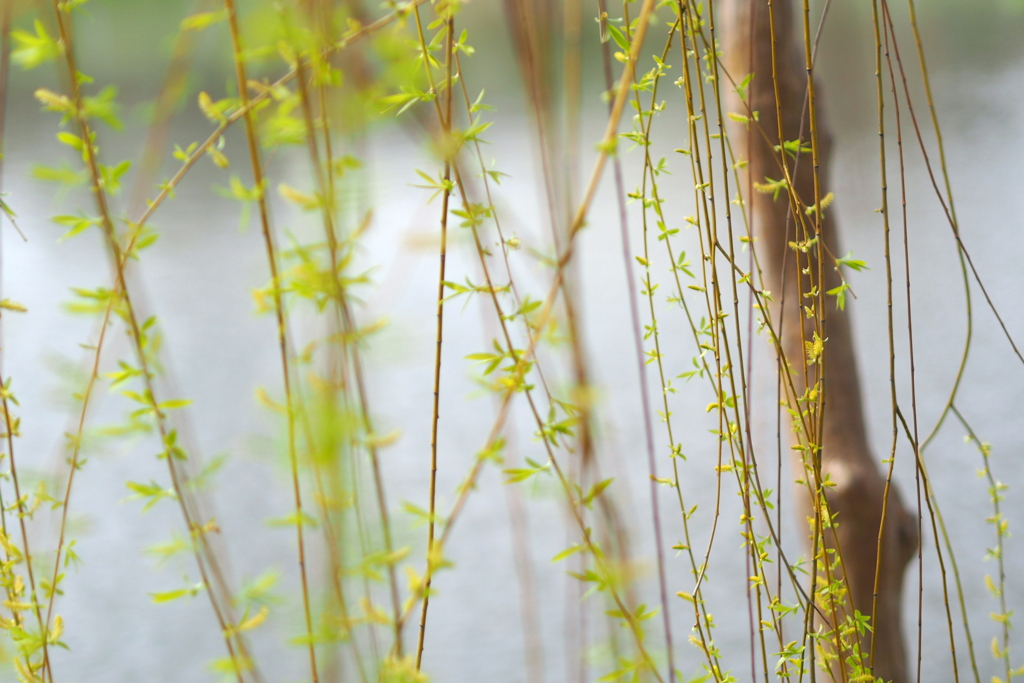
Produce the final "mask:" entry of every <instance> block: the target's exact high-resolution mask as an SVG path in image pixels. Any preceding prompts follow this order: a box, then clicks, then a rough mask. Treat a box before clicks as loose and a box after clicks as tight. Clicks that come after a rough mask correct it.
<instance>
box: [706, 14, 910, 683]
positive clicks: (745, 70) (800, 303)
mask: <svg viewBox="0 0 1024 683" xmlns="http://www.w3.org/2000/svg"><path fill="white" fill-rule="evenodd" d="M791 5H792V3H791V2H790V0H773V1H771V2H768V1H766V0H726V1H725V2H724V3H723V6H722V9H723V11H722V12H721V14H720V16H721V17H722V20H723V21H722V23H723V24H724V28H725V36H726V37H725V44H724V56H725V61H726V67H727V69H728V71H729V72H730V74H731V75H732V76H733V78H734V79H736V80H737V81H739V80H740V79H742V78H743V77H744V76H745V75H746V74H753V77H752V78H751V79H750V82H749V84H748V85H747V87H746V89H745V97H744V98H742V99H741V98H740V96H739V95H738V94H737V93H735V92H730V97H731V101H730V106H731V108H732V110H733V111H736V112H740V113H743V114H747V115H750V116H751V119H752V120H751V124H750V129H749V131H748V130H743V129H737V130H735V131H734V134H733V136H732V139H733V144H734V148H735V149H736V150H737V153H738V155H739V156H741V157H742V158H744V159H746V160H747V161H748V162H749V166H748V172H749V173H750V174H751V176H752V180H753V181H754V182H757V183H767V182H770V181H769V180H768V179H772V180H774V181H781V180H787V179H788V182H787V183H786V184H785V185H783V186H782V191H781V192H780V193H778V194H772V193H755V194H754V196H752V197H748V198H747V201H748V202H749V204H750V207H751V210H752V215H753V221H754V225H755V236H756V240H757V241H756V245H757V246H756V248H757V252H758V256H759V259H760V262H761V266H762V268H763V272H764V277H765V287H766V288H767V289H769V290H771V291H772V292H773V298H774V299H775V301H776V302H777V305H776V308H775V310H774V311H773V317H774V318H775V325H776V329H777V330H781V341H782V348H783V351H784V354H785V359H780V367H781V368H783V371H784V372H791V373H793V374H792V379H793V385H794V386H795V387H796V390H797V392H801V391H805V390H807V389H808V388H810V389H811V390H814V389H818V390H819V392H820V394H816V395H815V396H816V398H814V399H812V401H813V400H816V401H818V405H819V406H820V408H819V409H818V410H819V411H820V412H818V413H817V415H820V420H817V419H816V420H814V422H815V423H816V424H817V425H818V427H817V428H816V429H815V430H814V432H813V433H812V434H810V435H807V434H805V435H804V438H811V437H813V443H815V444H816V446H818V447H820V451H818V453H819V454H820V456H819V457H820V462H819V463H816V462H815V458H816V455H815V451H814V449H813V448H812V449H811V450H804V451H794V452H795V453H797V456H796V457H795V458H794V462H793V465H794V470H795V472H796V478H797V479H801V480H806V481H811V482H814V481H815V471H816V472H817V476H818V477H827V478H828V479H830V480H831V482H834V486H832V487H831V488H830V489H828V490H827V493H826V499H827V501H828V508H829V510H830V512H831V514H832V515H833V516H834V518H835V520H836V521H837V527H836V529H835V530H834V532H833V531H832V530H826V531H825V532H823V533H822V534H821V536H820V538H821V539H822V540H823V541H824V543H825V545H826V546H827V547H834V546H835V544H836V542H838V546H839V550H840V553H841V555H842V558H843V562H842V565H837V567H836V569H837V573H840V574H841V572H843V571H845V577H844V578H845V580H846V585H847V586H848V588H849V592H850V595H849V597H848V599H847V600H846V604H845V605H841V606H840V607H839V608H838V611H837V612H836V614H835V616H834V617H833V618H838V619H840V620H841V619H843V618H844V617H846V616H849V615H852V614H853V610H857V611H859V612H860V613H861V614H863V615H870V616H872V618H871V625H872V628H873V629H874V640H875V642H874V644H873V647H872V643H871V638H872V634H871V633H867V634H866V635H865V638H864V639H863V641H862V643H861V646H862V650H863V652H864V653H865V663H867V661H868V658H869V657H868V655H867V653H873V659H874V674H875V675H876V676H878V677H881V678H882V679H883V680H886V681H890V680H891V681H894V682H895V683H904V682H905V681H906V680H907V671H906V651H905V647H904V642H903V637H902V633H901V631H900V613H901V608H900V603H901V597H902V587H903V586H902V584H903V573H904V570H905V568H906V566H907V564H908V563H909V561H910V559H911V557H912V556H913V554H914V550H915V549H916V547H917V542H918V539H917V532H916V527H915V524H914V520H913V518H912V517H911V516H910V515H909V514H908V513H907V512H906V510H905V509H904V507H903V505H902V503H901V502H900V499H899V496H898V494H897V492H896V489H895V487H894V486H888V485H887V480H886V477H885V476H884V474H883V473H882V472H881V471H880V470H879V467H878V465H877V464H876V458H875V456H874V455H873V453H872V451H871V448H870V446H869V444H868V439H867V431H866V428H865V422H864V413H863V407H862V402H861V389H860V383H859V378H858V373H857V362H856V357H855V354H854V349H853V340H852V337H851V331H850V318H849V315H848V313H847V312H846V311H843V310H840V309H839V308H838V307H837V306H836V304H835V301H834V299H833V298H832V297H825V296H821V295H820V293H822V292H827V291H829V290H834V289H835V288H837V287H840V286H841V285H842V284H843V283H842V277H841V275H840V274H839V272H838V271H837V270H836V263H835V262H834V257H835V256H837V255H839V254H840V253H841V252H840V251H839V247H838V236H837V225H836V220H835V212H834V210H833V211H825V210H824V204H825V202H824V201H822V198H823V197H825V196H827V194H828V192H829V191H830V190H831V189H832V188H831V184H830V177H829V163H830V158H831V147H832V144H831V143H832V141H831V135H830V133H829V130H828V127H827V122H826V119H825V116H824V115H823V111H822V104H823V98H822V96H821V91H820V86H819V87H816V88H815V90H814V91H811V92H810V96H809V87H808V86H809V85H810V83H811V81H810V80H809V77H808V74H809V73H810V70H809V69H808V68H807V63H806V57H805V55H806V53H805V49H804V48H805V45H804V43H805V38H804V37H802V36H801V34H800V32H799V31H797V30H796V29H795V27H794V25H793V16H792V14H793V12H792V7H791ZM730 90H731V89H730ZM812 103H813V105H814V106H813V107H812V106H810V105H811V104H812ZM753 112H757V116H756V119H757V120H756V121H753V118H754V117H753ZM812 115H813V119H812ZM812 120H813V124H814V127H813V128H812V125H811V122H812ZM812 131H813V135H812ZM783 143H788V144H783ZM812 144H813V146H814V150H813V152H814V153H813V154H812V152H811V151H810V150H811V147H812ZM787 149H789V150H790V151H786V150H787ZM787 195H788V197H787ZM776 197H777V198H776ZM787 198H788V201H787ZM819 204H821V206H820V209H819V208H818V205H819ZM792 244H799V245H801V246H802V248H800V249H794V248H793V247H792V246H791V245H792ZM816 335H817V338H819V339H821V340H823V341H824V345H823V350H822V351H821V352H820V356H818V357H817V362H816V363H813V362H812V363H809V362H808V359H807V350H808V346H807V345H806V344H805V343H808V342H809V343H810V344H811V345H812V346H813V345H814V343H815V342H814V340H815V338H816ZM793 398H796V397H793V396H791V397H790V399H791V401H792V399H793ZM812 488H813V487H812ZM796 490H797V493H796V496H797V499H798V506H799V508H800V512H801V517H805V516H806V517H808V518H812V517H814V516H815V503H814V496H812V495H811V493H810V492H809V488H808V487H804V486H799V487H797V489H796ZM883 510H884V518H885V522H884V525H883V524H882V520H883ZM819 518H820V511H819ZM880 529H881V538H879V530H880ZM879 551H880V553H879ZM879 555H880V556H881V561H880V562H878V558H879ZM876 569H877V571H876ZM876 574H877V580H876ZM876 590H877V599H876V598H875V592H876ZM873 605H877V614H873V609H872V606H873ZM830 626H835V624H832V625H830ZM839 654H840V659H839V661H844V660H845V658H846V655H847V654H848V653H839Z"/></svg>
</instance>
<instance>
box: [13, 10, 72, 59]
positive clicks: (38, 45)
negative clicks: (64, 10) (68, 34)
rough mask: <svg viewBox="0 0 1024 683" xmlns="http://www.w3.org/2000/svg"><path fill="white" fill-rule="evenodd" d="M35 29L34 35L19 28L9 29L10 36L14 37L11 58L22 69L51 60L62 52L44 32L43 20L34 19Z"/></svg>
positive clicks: (54, 41)
mask: <svg viewBox="0 0 1024 683" xmlns="http://www.w3.org/2000/svg"><path fill="white" fill-rule="evenodd" d="M35 29H36V33H35V35H32V34H31V33H29V32H28V31H22V30H21V29H17V30H14V31H11V38H13V39H14V49H12V50H11V59H13V60H14V61H15V63H16V64H20V65H21V67H22V68H23V69H34V68H36V67H37V66H39V65H40V64H45V63H46V62H49V61H53V60H54V59H57V58H58V57H60V55H61V52H62V50H61V47H60V44H59V43H58V42H57V41H56V40H54V39H53V38H51V37H50V34H49V33H47V32H46V27H45V26H43V22H41V21H39V20H38V19H36V21H35Z"/></svg>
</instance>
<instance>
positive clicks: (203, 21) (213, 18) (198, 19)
mask: <svg viewBox="0 0 1024 683" xmlns="http://www.w3.org/2000/svg"><path fill="white" fill-rule="evenodd" d="M227 18H228V13H227V10H218V11H216V12H200V13H199V14H193V15H192V16H190V17H185V18H184V19H182V20H181V30H182V31H202V30H204V29H206V28H209V27H210V26H213V25H214V24H219V23H220V22H222V21H224V20H225V19H227Z"/></svg>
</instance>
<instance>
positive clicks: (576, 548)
mask: <svg viewBox="0 0 1024 683" xmlns="http://www.w3.org/2000/svg"><path fill="white" fill-rule="evenodd" d="M581 550H585V548H584V547H583V546H581V545H571V546H569V547H568V548H566V549H565V550H563V551H562V552H560V553H558V554H557V555H555V556H554V557H552V558H551V561H552V562H558V561H560V560H564V559H565V558H567V557H569V556H570V555H574V554H575V553H578V552H580V551H581Z"/></svg>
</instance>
